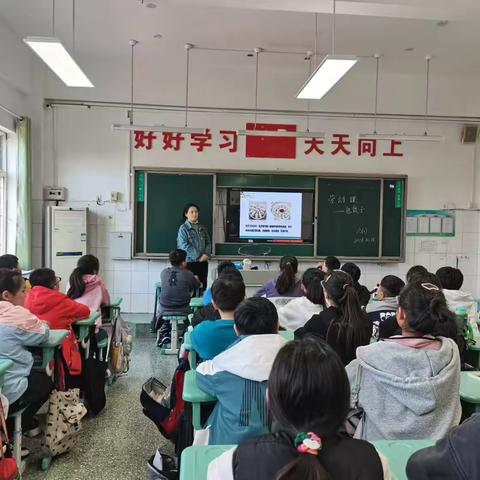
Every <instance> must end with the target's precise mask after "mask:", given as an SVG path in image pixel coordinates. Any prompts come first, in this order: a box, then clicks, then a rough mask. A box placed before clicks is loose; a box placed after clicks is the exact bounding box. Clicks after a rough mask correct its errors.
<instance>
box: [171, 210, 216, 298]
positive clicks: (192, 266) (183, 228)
mask: <svg viewBox="0 0 480 480" xmlns="http://www.w3.org/2000/svg"><path fill="white" fill-rule="evenodd" d="M199 214H200V208H199V207H198V205H195V204H194V203H187V205H185V208H184V209H183V217H184V218H185V222H184V223H183V224H182V225H180V228H179V229H178V235H177V248H181V249H182V250H185V251H186V252H187V268H188V269H189V270H190V271H191V272H193V273H194V274H195V275H197V277H198V278H199V280H200V281H201V282H202V285H203V289H204V290H205V289H206V288H207V278H208V259H209V258H210V254H211V253H212V242H211V240H210V235H209V233H208V231H207V229H206V227H205V226H203V225H202V224H200V223H198V217H199Z"/></svg>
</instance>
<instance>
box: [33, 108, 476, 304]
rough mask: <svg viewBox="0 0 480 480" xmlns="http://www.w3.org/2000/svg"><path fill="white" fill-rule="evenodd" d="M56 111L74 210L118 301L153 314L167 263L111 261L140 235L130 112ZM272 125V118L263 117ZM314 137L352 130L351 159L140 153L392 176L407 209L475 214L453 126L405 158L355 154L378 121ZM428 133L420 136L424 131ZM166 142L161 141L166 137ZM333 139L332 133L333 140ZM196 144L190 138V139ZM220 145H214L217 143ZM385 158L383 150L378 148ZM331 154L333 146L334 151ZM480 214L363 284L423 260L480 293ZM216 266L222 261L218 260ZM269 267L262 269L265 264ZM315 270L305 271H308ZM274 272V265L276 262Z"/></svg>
mask: <svg viewBox="0 0 480 480" xmlns="http://www.w3.org/2000/svg"><path fill="white" fill-rule="evenodd" d="M55 110H56V135H55V136H56V139H57V141H56V149H55V150H56V155H57V160H58V183H59V185H61V186H65V187H67V189H68V204H71V205H75V206H88V207H89V209H90V212H91V215H90V217H89V245H90V251H91V252H92V253H93V254H96V255H98V257H99V259H100V262H101V268H102V275H103V276H104V277H105V280H106V281H107V283H108V284H109V286H110V289H111V290H112V293H113V294H114V295H119V296H122V297H123V298H124V302H125V303H124V309H125V311H134V312H149V311H152V309H153V294H152V292H153V285H154V283H155V282H156V281H158V280H159V273H160V271H161V270H162V268H164V266H165V263H164V262H163V261H146V260H132V261H121V260H112V259H111V257H110V248H109V247H110V245H109V234H110V232H112V231H131V230H132V218H131V211H129V210H128V208H127V206H128V205H127V204H128V202H127V198H128V197H127V192H128V189H127V184H128V181H129V175H128V133H126V132H113V131H112V130H111V124H112V123H121V122H125V111H121V110H112V109H96V108H92V109H86V108H76V107H68V108H67V107H62V108H57V109H55ZM51 114H52V113H51V111H46V112H45V119H44V124H45V129H46V131H45V147H46V150H45V158H46V159H50V158H51V149H52V142H51V132H50V127H51ZM136 118H137V121H138V122H139V123H141V122H146V123H152V124H153V123H166V124H174V125H179V124H181V121H182V115H181V114H163V115H162V114H158V113H157V114H153V113H138V114H136ZM250 120H251V118H250V117H249V116H240V117H239V116H234V115H231V114H228V115H227V114H222V115H221V116H219V115H216V114H215V115H211V114H192V115H191V123H192V124H195V125H199V126H203V127H209V128H211V129H212V131H213V132H217V131H218V130H219V129H220V128H225V129H233V130H236V129H240V128H244V125H245V123H246V122H247V121H250ZM262 120H264V119H262ZM265 120H266V121H272V122H277V123H278V122H285V123H294V124H298V125H299V128H304V127H303V126H302V123H301V121H299V120H298V119H295V118H291V119H289V118H284V117H274V118H268V119H265ZM421 127H422V125H419V124H415V123H412V122H395V123H394V122H390V124H389V125H388V126H385V129H386V130H387V129H388V131H406V132H410V133H413V132H418V131H421ZM310 128H311V129H312V130H324V131H326V132H327V133H328V132H330V133H350V134H351V139H350V140H351V142H352V149H353V153H352V155H351V156H349V157H346V156H343V157H342V156H337V157H332V156H330V155H325V156H324V157H306V156H305V155H303V150H304V148H303V140H301V139H299V140H297V159H296V160H273V159H262V160H261V161H258V160H255V159H247V158H245V156H244V149H245V147H244V143H243V142H244V139H239V151H238V153H237V154H227V153H224V152H223V151H220V150H219V149H218V148H212V149H211V150H210V151H208V152H205V153H196V152H194V149H192V148H190V147H188V145H184V147H182V150H181V151H179V152H173V151H169V152H165V151H164V150H163V149H162V148H161V143H158V140H157V144H156V145H155V146H154V148H153V149H152V150H151V151H146V150H137V151H135V152H134V157H133V160H134V165H135V166H141V167H158V168H162V167H170V168H178V169H179V170H181V169H182V168H200V169H206V170H213V171H216V170H218V169H222V170H225V169H226V170H242V171H259V170H274V171H299V172H312V173H320V172H342V173H360V174H361V173H381V174H386V173H391V174H406V175H408V177H409V184H408V208H412V209H440V208H444V207H445V206H449V207H452V206H455V207H456V208H467V207H468V205H469V202H470V200H471V194H472V161H473V158H474V148H473V146H472V145H462V144H461V143H460V141H459V136H460V127H459V126H457V125H451V124H436V125H433V126H432V128H431V133H434V134H441V135H444V136H445V142H443V143H429V142H415V143H413V142H410V143H404V144H403V145H402V147H401V151H402V152H403V153H404V156H403V157H401V158H393V159H392V158H388V157H382V156H381V153H380V155H378V154H377V157H376V158H369V157H364V156H362V157H358V156H357V155H356V152H355V150H356V148H355V144H356V135H357V134H358V133H359V132H362V131H370V130H371V128H372V122H371V121H370V120H368V121H366V120H363V121H359V120H340V119H336V120H312V121H311V124H310ZM419 129H420V130H419ZM159 136H160V135H159ZM327 136H328V135H327ZM187 137H188V136H187ZM213 143H215V139H214V142H213ZM378 148H379V151H380V152H382V151H383V150H382V148H383V147H382V146H381V145H378ZM328 149H329V147H327V150H328ZM51 180H52V164H51V162H46V164H45V184H48V183H50V182H51ZM110 191H119V192H121V193H122V203H121V204H118V205H113V204H109V203H107V204H105V205H102V206H99V205H97V204H96V198H97V196H99V195H101V196H102V199H103V200H106V199H108V198H109V194H110ZM41 210H42V202H40V201H38V202H36V204H35V206H34V211H35V218H34V221H35V222H36V228H35V229H34V232H35V235H36V237H35V240H34V241H35V245H40V244H41V238H40V237H39V232H40V227H41ZM478 217H479V215H478V213H477V212H472V211H468V212H463V211H459V212H457V233H456V236H455V237H454V238H446V239H438V240H435V242H436V253H423V252H422V248H421V247H422V245H421V241H422V238H416V239H414V238H408V239H407V242H406V263H404V264H398V265H397V264H394V265H391V264H388V265H377V264H365V265H361V267H362V270H363V272H364V277H363V281H364V282H365V283H366V284H367V285H368V287H369V288H373V287H374V286H375V285H376V284H377V283H378V282H379V280H380V279H381V277H382V276H383V275H386V274H388V273H396V274H399V275H403V274H404V273H405V272H406V271H407V269H408V268H409V267H410V266H412V265H414V264H416V263H422V264H424V265H425V266H427V268H430V269H432V270H436V269H437V268H438V267H440V266H443V265H452V266H455V265H456V264H457V257H458V265H459V266H460V268H461V269H462V270H463V272H464V274H465V287H466V288H468V289H469V290H472V291H474V292H477V289H478V287H477V282H476V274H477V264H479V263H480V257H478V243H479V242H478V240H479V231H480V230H479V218H478ZM35 252H36V262H37V265H40V263H41V257H40V253H41V250H40V248H38V247H37V248H36V249H35ZM212 265H213V263H212ZM260 266H261V267H263V266H264V265H263V264H260ZM306 266H308V265H305V266H304V267H303V268H305V267H306ZM271 268H275V265H274V264H271Z"/></svg>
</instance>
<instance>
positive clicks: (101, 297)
mask: <svg viewBox="0 0 480 480" xmlns="http://www.w3.org/2000/svg"><path fill="white" fill-rule="evenodd" d="M83 281H84V282H85V292H84V293H83V295H82V296H81V297H79V298H76V299H75V301H76V302H78V303H82V304H83V305H86V306H87V307H90V308H91V309H92V310H98V311H99V310H100V307H104V306H108V305H110V295H109V293H108V290H107V287H106V285H105V284H104V283H103V280H102V279H101V278H100V277H99V276H97V275H84V276H83ZM101 325H102V319H101V317H100V318H99V319H98V320H97V326H101Z"/></svg>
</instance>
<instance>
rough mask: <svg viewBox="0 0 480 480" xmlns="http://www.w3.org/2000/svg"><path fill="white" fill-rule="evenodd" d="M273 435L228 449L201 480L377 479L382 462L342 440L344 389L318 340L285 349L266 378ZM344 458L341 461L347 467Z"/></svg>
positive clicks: (384, 471)
mask: <svg viewBox="0 0 480 480" xmlns="http://www.w3.org/2000/svg"><path fill="white" fill-rule="evenodd" d="M267 399H268V407H269V412H270V417H271V420H272V423H274V424H275V433H270V434H267V435H263V436H261V437H256V438H253V439H251V440H247V441H246V442H243V443H241V444H240V445H239V446H238V447H237V448H236V449H232V450H229V451H227V452H225V453H224V454H223V455H221V456H220V457H219V458H218V459H216V460H215V461H213V462H212V463H211V464H210V465H209V469H208V477H207V478H208V480H247V479H248V480H300V479H301V480H333V479H334V480H354V479H355V480H382V479H388V478H390V474H389V471H388V463H387V461H386V460H384V459H383V458H382V457H381V456H380V455H379V454H378V453H377V451H376V450H375V447H374V446H373V445H371V444H370V443H368V442H365V441H362V440H355V439H353V438H350V437H347V436H344V435H341V434H339V433H338V431H339V429H340V428H341V426H342V425H343V423H344V422H345V418H346V416H347V413H348V410H349V399H350V386H349V383H348V378H347V375H346V373H345V369H344V367H343V363H342V361H341V360H340V358H339V357H338V355H337V354H336V353H335V352H334V351H333V350H332V348H331V347H330V346H329V345H328V344H326V343H325V342H323V341H322V340H320V339H315V338H305V339H302V340H296V341H293V342H289V343H287V344H286V345H285V346H284V347H282V349H281V350H280V351H279V352H278V354H277V356H276V358H275V361H274V363H273V366H272V370H271V372H270V377H269V379H268V392H267ZM346 459H347V461H346Z"/></svg>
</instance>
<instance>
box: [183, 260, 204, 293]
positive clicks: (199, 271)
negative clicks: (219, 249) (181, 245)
mask: <svg viewBox="0 0 480 480" xmlns="http://www.w3.org/2000/svg"><path fill="white" fill-rule="evenodd" d="M187 268H188V269H189V270H190V271H191V272H192V273H193V274H194V275H196V276H197V277H198V278H199V279H200V281H201V282H202V288H203V290H204V291H205V290H206V289H207V279H208V262H189V263H187Z"/></svg>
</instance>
